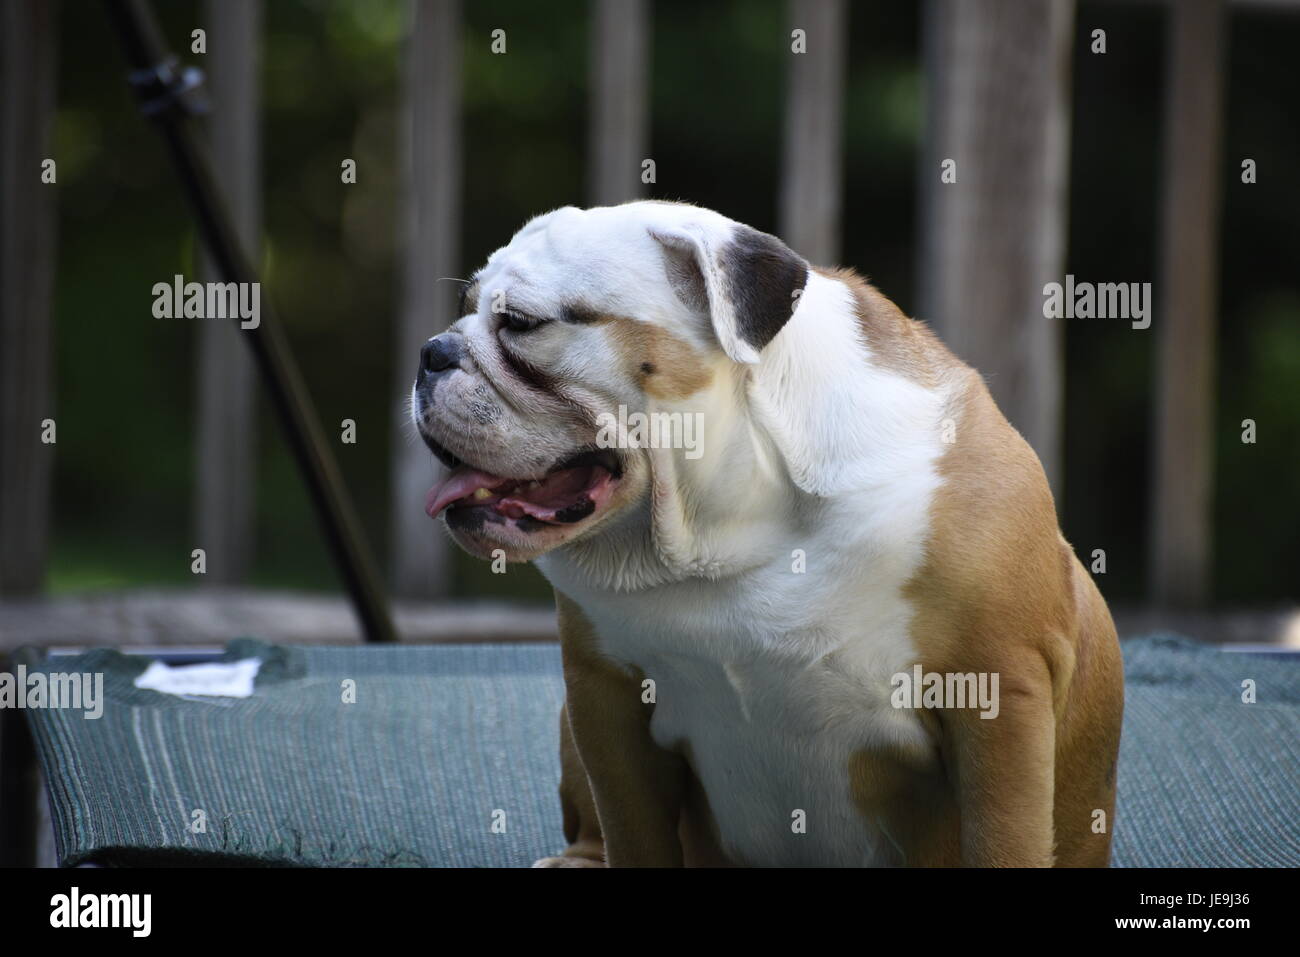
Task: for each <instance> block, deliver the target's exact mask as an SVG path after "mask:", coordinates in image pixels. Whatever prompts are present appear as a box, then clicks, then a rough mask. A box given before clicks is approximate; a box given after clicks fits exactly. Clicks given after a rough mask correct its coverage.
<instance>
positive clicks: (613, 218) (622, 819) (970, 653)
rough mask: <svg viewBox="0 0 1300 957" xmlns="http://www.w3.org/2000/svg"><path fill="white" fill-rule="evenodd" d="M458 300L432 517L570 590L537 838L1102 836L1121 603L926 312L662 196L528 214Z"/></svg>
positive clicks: (934, 847) (754, 860)
mask: <svg viewBox="0 0 1300 957" xmlns="http://www.w3.org/2000/svg"><path fill="white" fill-rule="evenodd" d="M461 312H462V315H461V318H460V319H459V320H458V321H457V322H456V323H455V324H454V325H453V326H452V327H451V328H450V329H449V330H448V331H447V332H444V333H442V334H441V335H438V336H436V337H434V338H432V339H430V340H429V341H428V343H426V345H425V346H424V348H423V350H422V352H421V355H420V356H419V367H418V371H417V376H416V380H415V384H414V388H413V390H412V394H411V415H412V418H413V420H414V422H415V425H416V427H417V428H418V430H419V432H420V434H421V436H422V437H423V438H424V440H425V442H426V443H427V444H428V445H429V447H430V448H431V449H432V450H433V453H434V454H435V455H436V456H437V457H438V458H439V459H440V460H441V461H442V462H443V463H444V465H446V466H447V472H446V475H445V477H444V478H443V479H441V480H440V481H439V482H438V484H437V485H436V486H435V487H434V488H433V489H431V490H430V492H429V496H428V500H427V502H426V510H427V511H428V513H429V514H430V515H431V516H433V517H441V519H442V521H443V522H445V524H446V527H447V529H448V530H449V531H450V533H451V535H452V536H453V537H454V538H455V540H456V541H457V542H458V543H459V544H460V545H461V546H462V547H464V548H465V549H467V550H468V551H470V552H471V553H473V554H475V555H478V556H481V557H484V558H487V557H493V556H494V555H495V556H498V557H499V556H501V555H504V556H505V557H506V558H507V559H508V560H510V561H529V560H532V561H535V562H536V563H537V565H538V567H539V568H541V570H542V572H543V573H544V574H545V575H546V576H547V578H548V579H549V580H550V582H551V583H552V585H553V586H554V587H555V592H556V603H557V606H558V609H559V621H560V634H561V641H562V652H563V660H564V677H565V684H566V689H567V704H566V707H565V711H564V714H562V715H561V716H560V719H561V720H560V724H561V751H562V754H561V760H562V768H563V783H562V786H561V800H562V802H563V804H564V818H565V829H566V832H567V836H568V838H569V841H570V847H569V849H568V851H567V852H566V853H565V854H564V855H563V856H562V857H558V858H553V859H548V860H546V861H544V862H539V863H544V864H548V865H556V866H581V865H588V864H592V865H596V864H601V863H606V862H607V863H609V864H611V865H677V864H723V863H729V864H738V865H909V866H918V865H919V866H925V865H957V864H965V865H976V866H979V865H1032V866H1038V865H1050V864H1058V865H1068V866H1079V865H1104V864H1105V863H1106V862H1107V859H1108V856H1109V848H1110V834H1111V830H1112V827H1113V813H1114V798H1115V759H1116V753H1117V750H1118V744H1119V731H1120V712H1121V708H1122V700H1123V699H1122V677H1121V669H1120V658H1119V646H1118V642H1117V641H1116V637H1115V629H1114V626H1113V624H1112V623H1111V618H1110V614H1109V612H1108V611H1107V609H1106V606H1105V603H1104V602H1103V601H1102V598H1101V595H1100V594H1099V592H1098V591H1097V588H1096V587H1095V585H1094V584H1093V582H1092V580H1091V578H1090V577H1089V576H1088V575H1087V573H1086V572H1085V571H1084V569H1083V567H1082V565H1081V564H1080V563H1079V561H1078V560H1077V559H1076V558H1075V556H1074V553H1073V551H1072V549H1071V548H1070V546H1069V545H1068V544H1067V543H1066V541H1065V540H1064V539H1063V538H1062V536H1061V533H1060V530H1059V528H1058V524H1057V518H1056V511H1055V508H1054V505H1053V502H1052V497H1051V494H1050V492H1049V491H1048V487H1047V483H1046V481H1045V479H1044V477H1043V471H1042V468H1041V466H1040V465H1039V462H1038V459H1037V457H1036V456H1035V455H1034V453H1033V451H1031V450H1030V448H1029V446H1028V445H1027V444H1026V443H1025V442H1024V440H1023V439H1022V438H1021V437H1020V435H1019V434H1017V433H1016V431H1015V430H1014V429H1013V428H1012V427H1011V426H1010V425H1009V424H1008V423H1007V421H1006V419H1005V418H1004V417H1003V416H1002V414H1001V413H1000V412H999V411H998V409H997V407H996V406H995V405H994V403H993V400H992V399H991V398H990V396H989V393H988V391H987V389H986V388H985V387H984V384H983V382H982V380H981V378H980V376H979V374H978V373H977V372H976V371H975V370H973V369H971V368H969V367H968V366H966V365H964V364H962V363H961V362H960V361H959V360H958V359H956V358H955V357H954V356H953V355H952V353H950V352H949V351H948V350H947V349H946V348H945V347H944V346H943V344H942V343H940V342H939V341H938V339H936V338H935V337H934V336H933V335H932V334H931V333H930V332H929V330H928V329H927V328H926V327H925V326H924V325H922V324H921V323H918V322H916V321H913V320H911V319H909V318H907V317H906V316H904V315H903V314H902V313H901V312H900V311H899V310H898V309H897V308H896V307H895V306H894V305H893V303H891V302H890V301H889V300H888V299H886V298H885V297H884V296H883V295H882V294H881V293H879V292H878V291H877V290H876V289H874V288H873V287H872V286H870V285H868V284H867V283H866V282H864V281H863V280H861V279H860V278H858V276H857V275H855V274H854V273H853V272H851V271H848V270H841V269H821V268H816V267H814V266H812V265H810V264H808V263H806V262H805V261H804V260H802V259H801V258H800V257H799V256H797V255H796V254H795V253H794V252H792V251H791V250H790V249H789V248H787V247H786V246H785V245H784V244H783V243H782V242H781V241H780V240H778V239H776V238H775V237H772V236H769V235H766V234H764V233H760V232H758V231H756V230H754V229H751V228H749V227H748V226H744V225H742V224H739V223H736V222H733V221H732V220H729V219H727V218H725V217H723V216H721V215H719V214H717V213H714V212H710V211H709V210H705V209H699V208H696V207H693V206H689V205H685V204H680V203H660V202H639V203H630V204H627V205H623V206H616V207H607V208H599V209H590V210H579V209H574V208H565V209H560V210H556V211H555V212H552V213H548V214H546V215H544V216H539V217H537V218H536V219H534V220H532V221H531V222H529V223H528V224H527V225H526V226H524V228H523V229H521V230H520V231H519V233H518V234H516V235H515V237H514V238H513V239H511V241H510V242H509V244H508V245H506V246H504V247H502V248H501V249H499V250H497V251H496V252H495V253H493V254H492V256H491V257H490V258H489V259H488V261H487V264H486V265H484V266H483V268H482V269H480V270H479V271H478V272H477V273H476V274H475V275H474V277H473V278H472V281H471V284H470V285H469V286H468V287H467V290H466V295H465V297H464V300H463V307H462V310H461ZM634 426H635V427H634Z"/></svg>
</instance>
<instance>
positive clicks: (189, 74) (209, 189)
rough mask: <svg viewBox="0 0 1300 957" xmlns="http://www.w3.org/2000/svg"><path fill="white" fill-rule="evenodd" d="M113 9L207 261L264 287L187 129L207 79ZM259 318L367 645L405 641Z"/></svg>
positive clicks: (269, 370) (271, 373)
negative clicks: (195, 221)
mask: <svg viewBox="0 0 1300 957" xmlns="http://www.w3.org/2000/svg"><path fill="white" fill-rule="evenodd" d="M105 2H106V5H107V8H108V13H109V19H110V20H112V22H113V26H114V28H115V29H116V31H117V34H118V38H119V39H120V40H121V43H122V48H123V51H124V52H125V54H126V59H127V62H128V63H129V64H130V66H131V75H130V81H131V85H132V87H134V89H135V91H136V93H137V95H138V96H139V98H140V110H141V112H142V113H144V114H145V115H146V116H148V117H149V118H151V119H152V120H154V121H155V122H156V123H157V125H158V129H159V130H160V131H161V133H162V135H163V139H164V140H165V141H166V143H167V146H168V149H169V150H170V152H171V155H172V159H173V161H174V162H175V166H176V170H177V172H178V173H179V175H180V178H181V185H182V186H183V187H184V189H185V194H186V197H187V198H188V199H189V202H190V206H191V207H192V209H193V211H194V214H195V215H196V216H197V217H198V220H199V228H200V232H201V233H202V235H203V240H204V243H205V244H206V246H207V248H208V253H209V254H210V255H211V256H212V260H213V262H214V263H216V265H217V268H218V269H219V270H220V271H221V274H222V276H223V277H224V278H225V280H226V281H227V282H237V283H251V282H256V281H257V273H256V271H255V270H254V269H253V267H252V265H251V264H250V263H249V260H248V257H247V255H246V254H245V252H244V250H243V248H242V247H241V246H240V242H239V237H238V235H237V234H236V232H235V229H234V226H233V224H232V223H231V221H230V218H229V216H228V214H227V212H226V208H225V205H224V203H223V202H222V200H221V199H220V196H221V192H220V189H219V188H218V186H217V183H216V180H215V178H214V177H213V175H212V169H211V166H210V165H209V162H208V157H207V154H206V152H205V151H204V150H203V149H202V148H201V147H200V146H199V143H198V141H197V140H196V138H195V136H194V134H193V131H192V130H191V128H190V125H189V122H188V119H189V116H190V115H191V114H192V113H194V112H195V105H194V100H195V92H196V90H197V88H198V85H199V82H200V80H201V74H200V73H199V72H198V71H197V70H193V69H181V68H180V67H179V66H178V65H177V62H176V59H175V58H174V57H173V56H171V55H170V54H169V53H168V52H167V46H166V44H165V43H164V42H163V38H162V35H161V33H160V32H159V30H158V26H157V23H156V22H155V21H154V19H153V15H152V13H151V12H150V10H149V8H148V6H147V5H146V4H145V3H144V2H143V0H105ZM260 319H261V321H260V323H259V325H258V327H257V328H256V329H244V330H241V331H240V335H242V336H244V337H245V338H246V339H247V341H248V344H249V346H250V347H251V348H252V350H253V355H254V358H255V359H256V361H257V368H258V371H259V372H260V373H261V377H262V382H263V383H264V384H265V386H266V389H267V391H268V393H269V394H270V397H271V403H272V405H274V406H275V410H276V413H277V414H278V416H279V419H280V424H281V426H282V427H283V428H284V432H285V436H286V437H287V438H288V440H289V445H290V447H291V448H292V449H293V454H294V458H295V459H296V460H297V463H298V468H299V470H300V471H301V472H302V476H303V479H304V480H305V481H306V483H307V488H308V491H309V492H310V493H311V499H312V504H313V505H314V506H315V508H316V516H317V519H318V520H319V522H320V524H321V527H322V528H323V529H324V531H325V537H326V539H327V540H328V542H329V546H330V551H331V552H332V553H333V555H334V560H335V562H336V563H337V564H338V568H339V572H340V574H342V576H343V582H344V585H345V586H346V587H347V590H348V594H349V595H350V596H351V598H352V604H353V606H354V607H355V609H356V612H357V615H358V617H359V618H360V619H361V625H362V628H363V630H364V633H365V638H366V640H367V641H396V640H397V632H396V629H395V628H394V627H393V621H392V618H391V617H390V615H389V612H388V604H387V601H386V599H385V597H384V592H383V588H382V586H381V585H380V579H379V574H378V571H377V570H376V567H375V564H374V561H373V559H372V558H371V556H370V553H369V551H368V550H367V548H366V545H365V540H364V538H363V537H362V534H361V526H360V523H359V522H358V521H357V517H356V513H355V512H354V511H353V509H352V505H351V502H350V501H349V499H348V496H347V492H346V490H345V488H344V486H343V480H342V477H341V475H340V474H339V470H338V464H337V463H336V462H335V461H334V456H333V454H332V453H331V452H330V449H329V447H328V446H327V445H326V443H325V438H324V433H323V431H322V430H321V426H320V422H319V421H318V420H317V416H316V412H315V409H314V408H313V406H312V403H311V398H310V397H309V396H308V394H307V389H306V386H305V385H304V383H303V380H302V376H301V374H300V373H299V372H298V366H297V364H296V363H295V362H294V360H293V355H292V353H291V352H290V350H289V343H288V340H287V339H286V338H285V335H284V330H283V329H282V328H281V326H280V323H279V322H278V320H277V319H276V317H275V315H274V312H273V311H272V310H271V308H270V305H269V304H268V303H264V304H263V306H262V310H261V316H260Z"/></svg>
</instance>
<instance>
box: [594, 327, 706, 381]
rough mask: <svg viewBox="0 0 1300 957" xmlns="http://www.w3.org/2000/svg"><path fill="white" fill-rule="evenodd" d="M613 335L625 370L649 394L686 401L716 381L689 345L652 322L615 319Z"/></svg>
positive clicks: (611, 331) (610, 331)
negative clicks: (685, 399)
mask: <svg viewBox="0 0 1300 957" xmlns="http://www.w3.org/2000/svg"><path fill="white" fill-rule="evenodd" d="M608 322H609V325H608V329H609V334H610V338H611V340H612V341H613V343H614V347H615V348H616V349H617V350H618V352H619V354H620V355H621V356H622V359H623V364H624V368H625V369H626V370H627V372H628V374H629V375H631V376H632V377H633V378H634V379H636V382H637V384H638V385H639V386H640V387H641V389H642V391H644V392H645V393H646V394H647V395H651V396H654V397H655V398H656V399H684V398H686V397H687V396H690V395H694V394H695V393H696V392H699V391H700V390H701V389H703V388H704V387H705V386H707V385H708V384H709V383H710V382H711V381H712V380H713V370H712V369H710V368H709V367H708V366H707V365H706V364H705V362H704V359H703V357H702V356H701V355H700V354H699V353H698V352H697V351H696V350H695V349H694V348H693V347H692V346H690V345H689V344H688V343H686V342H684V341H682V340H681V339H679V338H677V337H676V336H674V335H673V334H672V333H671V332H667V331H666V330H664V329H662V328H661V327H659V326H656V325H654V324H652V323H649V322H638V321H636V320H635V319H624V318H620V317H611V318H610V319H609V320H608Z"/></svg>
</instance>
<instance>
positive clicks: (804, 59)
mask: <svg viewBox="0 0 1300 957" xmlns="http://www.w3.org/2000/svg"><path fill="white" fill-rule="evenodd" d="M787 15H788V18H789V29H787V31H786V34H785V37H784V39H783V42H784V43H785V44H786V45H787V50H789V44H790V43H791V42H792V41H791V36H790V34H791V31H793V30H795V29H800V30H803V31H804V34H805V37H806V40H807V50H806V52H803V53H794V52H793V51H790V52H788V53H787V56H788V57H789V62H790V66H789V72H788V81H787V82H788V89H787V93H786V104H785V136H784V143H783V146H782V163H781V202H780V219H779V226H778V230H779V232H780V233H781V238H782V239H784V240H785V241H786V243H787V244H789V246H790V248H791V249H793V250H795V251H796V252H798V253H799V254H800V255H802V256H804V257H805V258H807V259H808V260H809V261H811V262H813V263H815V264H817V265H819V266H833V265H836V264H837V261H838V259H839V254H840V207H841V205H842V204H843V195H844V187H843V165H844V164H843V159H842V155H843V141H844V72H845V60H846V59H847V55H848V9H847V4H846V3H845V2H844V0H790V4H789V8H788V13H787Z"/></svg>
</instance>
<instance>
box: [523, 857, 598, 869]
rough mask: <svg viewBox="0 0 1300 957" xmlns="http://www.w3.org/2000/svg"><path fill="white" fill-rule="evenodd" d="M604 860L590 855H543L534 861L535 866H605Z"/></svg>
mask: <svg viewBox="0 0 1300 957" xmlns="http://www.w3.org/2000/svg"><path fill="white" fill-rule="evenodd" d="M604 866H605V862H604V861H593V860H592V859H591V858H590V857H543V858H542V859H541V860H540V861H533V867H604Z"/></svg>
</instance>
